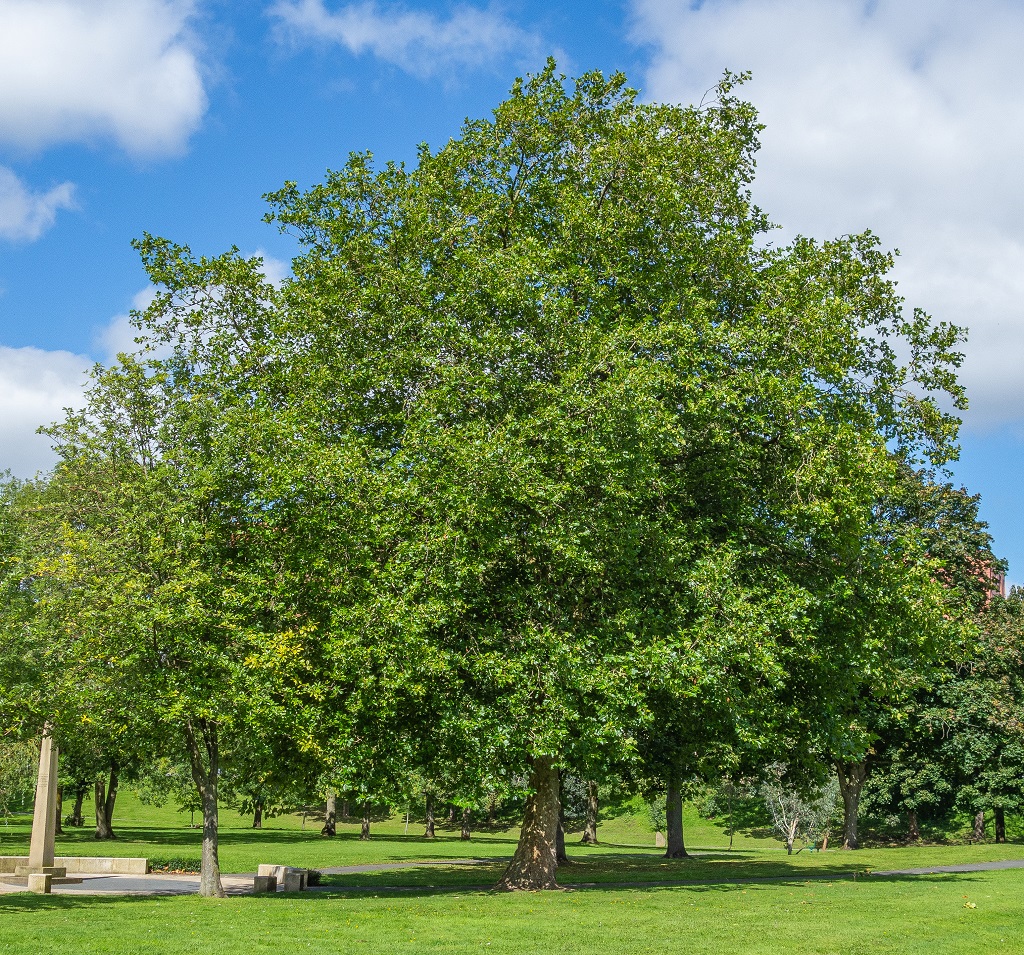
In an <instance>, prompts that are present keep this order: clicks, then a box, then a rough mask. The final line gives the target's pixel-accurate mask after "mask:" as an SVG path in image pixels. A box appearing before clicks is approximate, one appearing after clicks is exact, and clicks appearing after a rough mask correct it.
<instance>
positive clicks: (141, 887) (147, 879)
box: [0, 859, 493, 895]
mask: <svg viewBox="0 0 1024 955" xmlns="http://www.w3.org/2000/svg"><path fill="white" fill-rule="evenodd" d="M492 861H493V860H491V859H438V860H434V861H430V862H379V863H374V864H370V865H343V866H334V867H332V868H327V869H320V871H321V872H323V873H325V874H327V875H357V874H359V873H361V872H390V871H392V870H395V869H415V868H419V867H420V866H438V865H487V864H488V863H490V862H492ZM254 876H255V873H254V872H241V873H232V874H227V873H221V877H220V881H221V885H223V886H224V891H225V892H227V894H228V895H248V894H250V893H251V892H252V880H253V877H254ZM75 877H76V878H81V880H82V881H81V883H79V884H77V885H55V886H53V889H52V894H53V895H197V894H198V892H199V876H198V875H197V874H187V875H178V874H172V873H168V872H154V873H152V874H151V875H109V874H106V875H101V874H95V875H90V874H88V873H79V874H77V875H76V876H75ZM2 879H3V876H0V895H9V894H11V893H14V892H24V891H26V889H25V887H24V886H19V885H10V884H8V883H6V882H4V881H2Z"/></svg>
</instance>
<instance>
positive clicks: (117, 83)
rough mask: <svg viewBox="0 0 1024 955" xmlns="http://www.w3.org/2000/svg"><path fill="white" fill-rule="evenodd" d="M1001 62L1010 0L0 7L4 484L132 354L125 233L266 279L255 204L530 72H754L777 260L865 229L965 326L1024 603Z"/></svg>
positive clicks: (1016, 262) (1012, 42) (1008, 76)
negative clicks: (243, 260) (224, 254)
mask: <svg viewBox="0 0 1024 955" xmlns="http://www.w3.org/2000/svg"><path fill="white" fill-rule="evenodd" d="M1022 40H1024V4H1021V3H1020V2H1018V0H977V2H975V3H972V4H970V5H965V4H963V3H962V2H952V0H871V2H865V0H830V2H829V3H822V2H820V0H704V2H692V3H691V2H686V0H590V2H562V3H557V2H547V3H541V2H533V0H506V2H502V3H486V2H485V0H465V2H462V3H449V2H447V0H436V2H433V3H427V2H423V0H406V2H403V3H392V2H390V0H378V2H376V3H370V2H355V3H349V2H341V0H237V2H227V0H0V469H3V468H5V467H7V468H11V469H12V470H13V471H14V472H15V473H18V474H22V475H27V474H30V473H32V472H34V471H35V470H36V469H37V468H45V467H47V466H48V465H49V464H50V463H51V462H52V457H51V456H50V452H49V451H48V448H47V445H46V442H45V439H42V438H40V437H38V436H35V435H34V434H33V432H34V429H35V427H36V426H37V425H38V424H41V423H44V422H47V421H49V420H51V419H53V418H54V417H56V416H57V415H58V414H59V411H60V408H61V407H63V406H64V405H68V404H74V403H75V401H76V400H77V396H78V395H79V394H80V390H81V383H82V381H83V375H84V369H85V368H86V367H87V366H88V364H89V362H90V361H93V360H99V361H104V360H108V359H109V358H110V357H111V355H112V354H113V353H114V352H116V350H117V349H118V348H119V347H124V346H125V345H126V344H127V343H128V342H130V338H131V332H130V329H128V327H127V322H126V318H125V316H126V314H127V312H128V310H129V309H130V308H131V307H132V306H133V305H140V304H145V301H146V294H147V283H146V278H145V275H144V273H143V272H142V269H141V268H140V266H139V265H138V261H137V258H136V256H135V253H134V252H133V250H132V249H131V247H130V245H129V243H130V240H131V239H132V238H133V237H135V236H138V235H140V234H141V233H142V232H143V231H149V232H152V233H155V234H159V235H165V236H168V237H170V238H172V239H175V240H177V241H182V242H186V243H188V244H189V245H191V246H192V248H193V249H194V250H195V251H197V252H204V253H210V254H216V253H218V252H220V251H223V250H224V249H226V248H228V247H229V246H231V245H236V246H238V247H239V248H240V249H242V251H243V252H246V253H252V252H257V251H259V252H261V253H263V254H264V255H265V256H266V258H267V261H268V271H270V272H276V273H278V274H280V273H281V272H282V271H283V270H285V269H286V268H287V266H286V264H285V263H286V262H287V260H288V258H289V256H290V255H291V253H292V251H293V250H292V247H291V245H290V243H289V241H288V240H287V239H286V238H285V237H282V236H280V235H278V234H277V232H276V231H275V230H273V229H272V228H271V227H269V226H267V225H264V224H263V223H262V222H261V216H262V214H263V212H264V209H265V207H264V203H263V200H262V198H261V196H262V195H263V193H265V192H267V191H270V190H272V189H275V188H277V187H279V186H280V185H281V184H282V183H283V182H284V181H285V180H289V179H294V180H297V181H298V182H299V183H300V185H305V186H308V185H311V184H313V183H315V182H317V181H319V180H320V179H321V178H322V177H323V175H324V171H325V170H326V169H328V168H331V167H338V166H340V165H341V164H342V162H343V161H344V159H345V156H346V155H347V153H348V152H349V151H352V150H365V149H369V150H371V151H373V152H374V153H375V154H376V155H377V156H378V157H380V158H381V159H391V158H394V159H407V160H408V159H411V158H412V157H413V156H414V155H415V147H416V144H417V143H418V142H421V141H427V142H430V143H432V144H434V145H438V144H440V143H442V142H444V140H446V139H447V138H448V137H449V136H452V135H454V134H456V133H457V132H458V129H459V126H460V125H461V123H462V121H463V120H464V119H465V118H466V117H473V116H479V115H482V114H485V113H486V112H488V111H489V110H490V109H491V108H492V107H493V106H494V105H495V104H496V103H497V102H499V100H500V99H501V98H502V97H503V96H504V94H505V93H506V91H507V90H508V87H509V86H510V84H511V82H512V80H513V79H514V77H515V76H517V75H521V74H523V73H524V72H527V71H531V70H534V69H536V68H538V67H539V66H540V65H541V64H542V63H543V61H544V59H545V58H546V57H547V56H548V55H550V54H554V55H556V56H557V57H558V59H559V63H560V65H561V66H562V68H563V69H564V71H565V72H568V73H570V74H575V73H579V72H582V71H584V70H588V69H592V68H599V69H602V70H604V71H606V72H608V71H613V70H616V69H621V70H624V71H625V72H626V73H627V75H628V76H629V78H630V80H631V82H632V83H633V85H634V86H637V87H638V88H640V89H641V90H642V92H643V95H644V96H645V97H647V98H648V99H656V100H665V101H676V102H690V101H693V100H695V99H699V98H700V95H701V94H702V93H703V91H704V90H706V89H707V88H709V87H710V86H712V85H713V84H714V82H715V81H716V79H717V77H718V76H719V75H720V74H721V72H722V70H723V69H724V68H726V67H728V68H731V69H733V70H744V69H750V70H752V71H753V72H754V79H753V81H752V82H751V83H750V85H749V86H748V88H747V90H748V95H749V97H750V98H751V99H752V100H753V101H754V103H755V104H756V105H757V106H758V107H759V109H760V110H761V112H762V117H763V119H764V122H765V123H766V124H767V129H766V130H765V133H764V149H763V151H762V154H761V157H760V161H759V172H758V178H757V182H756V185H755V194H756V198H757V199H758V201H759V202H760V204H761V205H762V206H763V207H764V208H765V209H766V210H767V211H768V212H769V214H770V215H771V216H772V218H773V219H775V221H776V222H778V223H780V224H781V225H782V226H783V227H784V229H783V231H782V232H781V233H780V238H783V239H784V238H786V237H787V236H791V235H793V234H795V233H797V232H800V233H804V234H811V235H816V236H820V237H826V236H829V235H835V234H840V233H843V232H850V231H860V230H861V229H863V228H865V227H871V228H873V229H874V230H875V231H876V232H878V233H879V235H880V236H881V237H882V239H883V241H884V242H885V243H886V244H887V245H890V246H895V247H899V248H900V250H901V253H902V254H901V258H900V263H899V265H898V267H897V273H896V274H897V278H898V280H899V281H900V285H901V288H902V289H903V291H904V293H905V295H906V296H907V299H908V302H909V303H910V304H911V305H921V306H923V307H925V308H926V309H927V310H928V311H930V312H932V313H933V314H934V315H935V316H936V317H940V318H944V319H949V320H951V321H955V322H958V323H962V324H965V325H967V326H968V327H969V328H970V329H971V340H970V343H969V345H968V348H967V360H966V362H965V366H964V370H963V378H964V381H965V383H966V384H967V386H968V389H969V394H970V396H971V410H970V411H969V412H968V414H967V415H966V417H965V425H964V432H963V440H962V446H963V455H962V459H961V461H960V462H959V463H958V464H957V465H955V466H954V472H955V475H956V477H957V478H958V479H959V480H961V481H963V482H964V483H965V484H966V485H967V486H968V487H969V488H970V489H971V490H972V491H976V492H980V493H981V494H982V496H983V507H982V510H983V515H984V516H985V517H986V519H987V520H988V521H989V523H990V525H991V527H992V530H993V533H994V535H995V539H996V545H997V550H998V552H999V553H1000V554H1001V555H1003V556H1006V557H1007V558H1009V560H1010V562H1011V570H1010V579H1011V580H1014V581H1024V527H1022V521H1021V519H1020V517H1019V515H1018V506H1017V503H1018V483H1019V481H1020V477H1019V475H1021V473H1022V465H1024V384H1022V382H1021V366H1022V361H1021V356H1022V355H1024V306H1022V305H1021V303H1022V302H1024V189H1022V187H1021V181H1020V173H1019V164H1020V156H1022V155H1024V95H1022V94H1021V91H1020V86H1019V78H1018V76H1017V72H1018V67H1017V64H1018V62H1019V49H1020V46H1021V41H1022Z"/></svg>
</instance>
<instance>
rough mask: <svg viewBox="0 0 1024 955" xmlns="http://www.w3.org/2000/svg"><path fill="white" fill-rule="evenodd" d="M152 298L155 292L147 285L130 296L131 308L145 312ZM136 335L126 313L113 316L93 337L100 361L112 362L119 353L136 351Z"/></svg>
mask: <svg viewBox="0 0 1024 955" xmlns="http://www.w3.org/2000/svg"><path fill="white" fill-rule="evenodd" d="M154 298H156V290H155V289H154V288H153V286H152V285H147V286H146V287H145V288H144V289H142V290H141V291H139V292H136V293H135V295H133V296H132V308H133V309H135V310H136V311H139V312H142V311H145V310H146V309H147V308H149V305H150V303H151V302H152V301H153V299H154ZM138 334H139V330H138V329H137V328H135V327H134V326H133V325H132V322H131V316H130V315H129V314H128V313H127V312H123V313H122V314H120V315H115V316H114V317H113V318H112V319H111V320H110V321H109V322H108V323H107V324H106V325H104V326H103V328H101V329H100V330H99V332H98V333H97V334H96V336H95V344H96V348H97V350H98V351H99V353H100V355H101V360H102V361H104V362H112V361H114V360H115V359H116V358H117V356H118V354H120V353H121V352H125V353H127V354H130V353H132V352H135V351H138V348H139V346H138V345H137V344H136V343H135V338H136V336H137V335H138Z"/></svg>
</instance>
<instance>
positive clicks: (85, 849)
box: [0, 792, 781, 872]
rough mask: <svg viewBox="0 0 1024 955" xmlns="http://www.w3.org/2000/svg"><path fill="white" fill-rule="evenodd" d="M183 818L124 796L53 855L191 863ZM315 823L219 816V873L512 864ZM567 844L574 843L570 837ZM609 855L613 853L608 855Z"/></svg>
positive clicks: (15, 824) (9, 846) (21, 847)
mask: <svg viewBox="0 0 1024 955" xmlns="http://www.w3.org/2000/svg"><path fill="white" fill-rule="evenodd" d="M85 809H86V812H85V816H86V819H87V820H88V819H89V818H90V811H91V806H90V805H89V803H88V802H87V803H86V807H85ZM189 822H190V817H189V814H188V813H181V812H178V811H177V810H175V809H174V808H172V807H154V806H146V805H143V804H141V803H140V802H139V801H138V799H137V798H136V797H135V796H134V795H133V794H132V793H130V792H125V793H123V794H122V795H121V796H120V797H119V799H118V803H117V808H116V811H115V817H114V830H115V832H116V833H117V837H118V838H117V839H115V840H112V841H104V842H97V841H96V840H95V839H94V838H93V831H94V826H91V825H86V826H85V827H83V828H81V829H72V828H69V827H65V834H64V835H62V836H58V838H57V849H56V851H57V854H58V855H110V856H121V857H123V856H144V857H146V858H149V859H152V860H157V861H160V860H172V859H182V858H185V859H187V858H198V856H199V851H200V847H201V841H202V834H201V832H200V830H199V829H198V828H193V827H190V825H189ZM30 826H31V819H30V818H29V817H28V816H23V817H20V818H17V819H15V820H13V821H12V822H11V823H10V824H9V825H8V826H6V827H5V826H0V855H19V854H26V853H27V852H28V842H29V832H30ZM320 827H321V820H319V819H317V818H314V817H313V816H310V817H309V818H307V820H306V823H305V826H303V819H302V817H301V816H300V815H297V814H289V815H285V816H279V817H276V818H273V819H268V820H266V821H265V822H264V828H263V829H261V830H254V829H252V827H251V820H250V819H249V818H248V817H242V816H240V815H239V814H238V813H237V812H235V811H234V810H230V809H227V810H223V811H222V813H221V825H220V858H221V865H222V868H223V869H224V871H226V872H251V871H254V870H255V869H256V867H257V866H258V865H259V864H260V863H264V862H273V863H277V864H280V865H297V866H305V867H308V868H328V867H333V866H343V865H359V864H366V863H374V862H401V861H405V860H422V859H461V858H505V857H508V856H511V854H512V852H513V851H514V849H515V842H516V839H517V838H518V835H519V833H518V830H516V829H509V830H505V831H501V832H489V831H480V830H477V831H475V832H474V833H473V838H472V839H471V840H469V841H468V842H464V841H462V840H461V839H460V838H459V836H458V829H457V828H446V827H445V826H444V824H443V823H441V824H439V825H438V828H437V832H438V838H436V839H433V840H428V839H424V838H422V833H423V823H422V822H420V821H417V820H415V819H412V818H411V819H410V821H409V825H408V828H406V824H405V820H404V817H401V816H399V817H395V818H392V819H387V820H380V821H377V820H375V821H374V822H373V824H372V826H371V835H372V838H371V839H370V841H369V842H362V841H360V840H359V828H360V823H359V822H358V821H357V820H355V819H352V820H350V821H349V822H339V824H338V836H337V838H335V839H324V838H323V837H321V835H320ZM686 831H687V839H688V843H689V844H690V845H694V846H697V845H701V846H707V847H713V846H725V845H727V844H728V841H729V839H728V836H727V835H726V834H725V833H724V832H723V830H722V829H721V828H720V827H717V826H715V825H714V824H712V823H710V822H708V821H706V820H703V819H701V818H699V817H698V815H697V813H696V811H695V810H693V809H692V808H690V807H688V809H687V813H686ZM599 834H600V837H601V839H602V840H603V841H604V842H605V843H606V846H607V847H608V851H631V852H635V851H637V850H638V849H644V848H650V849H651V850H652V851H653V849H654V834H653V833H652V832H650V830H649V827H648V826H647V825H646V821H645V820H643V819H641V818H638V817H636V816H634V815H631V814H628V813H623V814H620V815H618V816H616V817H614V818H612V819H609V820H607V821H605V822H603V823H602V825H601V827H600V832H599ZM569 841H570V843H572V842H574V839H573V837H572V836H570V839H569ZM575 841H578V836H576V837H575ZM735 844H736V845H737V846H738V847H747V848H763V847H775V848H779V847H781V843H779V842H777V841H776V840H775V839H758V838H754V837H751V836H748V835H739V834H738V835H737V836H736V839H735ZM611 847H620V849H613V848H611Z"/></svg>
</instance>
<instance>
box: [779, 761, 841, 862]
mask: <svg viewBox="0 0 1024 955" xmlns="http://www.w3.org/2000/svg"><path fill="white" fill-rule="evenodd" d="M838 794H839V783H838V781H837V780H836V779H834V778H832V777H829V779H828V780H827V782H825V784H824V785H822V786H818V787H816V788H813V789H811V790H810V791H801V790H800V789H799V788H797V786H795V785H794V784H793V782H792V781H790V780H788V779H787V778H786V767H785V766H784V765H783V764H781V763H775V764H773V765H771V766H769V767H768V768H767V770H766V771H765V778H764V780H763V782H762V783H761V796H762V798H763V799H764V804H765V808H766V809H767V810H768V813H769V815H770V816H771V819H772V827H773V828H774V829H775V832H776V833H777V834H778V836H779V838H780V839H782V841H783V842H785V844H786V852H787V853H789V854H790V855H792V854H793V843H794V842H795V841H796V840H797V839H802V840H803V841H804V842H806V843H811V842H815V841H817V840H818V839H819V838H821V836H822V835H823V834H824V833H825V832H827V831H828V828H829V826H830V824H831V822H832V819H833V817H834V816H835V812H836V799H837V797H838Z"/></svg>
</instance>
